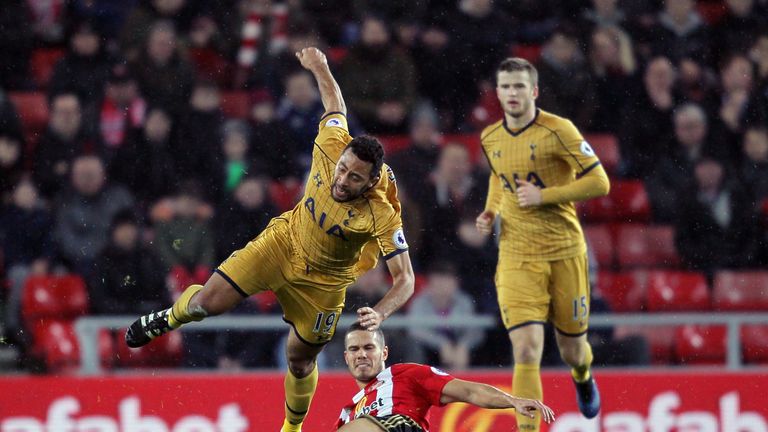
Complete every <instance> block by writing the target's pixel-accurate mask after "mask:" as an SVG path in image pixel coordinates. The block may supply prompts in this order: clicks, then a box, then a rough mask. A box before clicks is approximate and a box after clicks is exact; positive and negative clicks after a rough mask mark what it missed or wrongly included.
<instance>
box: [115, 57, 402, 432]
mask: <svg viewBox="0 0 768 432" xmlns="http://www.w3.org/2000/svg"><path fill="white" fill-rule="evenodd" d="M296 56H297V58H298V59H299V61H300V62H301V65H302V66H303V67H304V68H306V69H308V70H309V71H310V72H312V74H313V75H314V76H315V79H316V80H317V83H318V87H319V88H320V95H321V98H322V101H323V105H324V107H325V110H326V112H325V115H324V116H323V117H322V119H321V120H320V125H319V132H318V134H317V138H316V139H315V145H314V149H313V152H312V166H311V171H310V174H309V176H308V179H307V183H306V185H305V192H304V196H303V198H302V200H301V202H299V203H298V204H297V205H296V207H294V209H293V210H290V211H288V212H285V213H283V214H282V215H280V216H278V217H276V218H274V219H273V220H272V221H271V222H270V223H269V225H268V226H267V228H266V229H265V230H264V231H263V232H261V234H259V235H258V236H257V237H256V238H255V239H253V240H252V241H251V242H249V243H248V244H247V245H246V246H245V247H243V248H242V249H240V250H238V251H235V252H234V253H232V255H230V256H229V258H227V259H226V260H225V261H224V262H223V263H221V265H220V266H219V267H218V268H217V269H216V271H215V273H213V275H212V276H211V277H210V279H208V281H207V282H206V284H205V286H200V285H192V286H190V287H188V288H187V289H186V290H185V291H184V293H182V295H181V296H180V297H179V299H178V300H177V301H176V303H174V304H173V306H172V307H170V308H168V309H166V310H163V311H160V312H157V313H150V314H148V315H144V316H142V317H140V318H139V319H138V320H136V322H134V323H133V324H132V325H131V326H130V328H129V329H128V331H127V332H126V336H125V339H126V343H127V344H128V345H129V346H131V347H138V346H142V345H145V344H147V343H149V342H150V341H151V340H152V339H154V338H155V337H157V336H160V335H162V334H165V333H168V332H169V331H171V330H173V329H176V328H178V327H180V326H181V325H183V324H186V323H188V322H191V321H200V320H202V319H203V318H205V317H208V316H212V315H218V314H221V313H224V312H226V311H228V310H230V309H232V308H233V307H234V306H235V305H237V304H238V303H239V302H240V301H242V300H243V299H244V298H246V297H248V296H250V295H252V294H255V293H258V292H261V291H264V290H271V291H273V292H274V293H275V295H276V296H277V298H278V300H279V302H280V305H281V306H282V309H283V319H284V320H285V321H286V322H288V323H289V324H290V325H291V326H292V328H293V331H291V332H289V335H288V342H287V347H286V357H287V359H288V372H287V373H286V377H285V421H284V422H283V426H282V431H284V432H293V431H300V430H301V425H302V422H303V421H304V417H305V416H306V414H307V411H308V409H309V405H310V402H311V400H312V395H313V394H314V392H315V387H316V386H317V377H318V375H317V367H316V358H317V355H318V354H319V353H320V351H321V350H322V349H323V346H324V345H325V344H326V343H327V342H328V341H330V340H331V337H332V336H333V334H334V332H335V330H336V324H337V323H338V319H339V315H340V314H341V310H342V308H343V306H344V295H345V291H346V288H347V287H348V286H349V285H350V284H352V283H353V282H354V281H355V279H356V278H357V276H359V275H360V274H362V273H364V272H365V271H366V270H368V269H370V268H371V267H372V266H373V265H375V263H376V261H377V259H378V257H379V254H383V255H384V259H385V260H386V264H387V267H388V269H389V272H390V273H391V275H392V279H393V285H392V288H391V289H390V290H389V291H388V292H387V293H386V294H385V295H384V297H383V298H382V299H381V301H379V302H378V303H377V304H376V305H375V306H373V307H362V308H360V309H358V310H357V315H358V318H357V321H358V322H359V323H360V325H361V326H363V327H364V328H367V329H368V330H376V329H377V328H379V325H380V324H381V322H382V321H383V320H384V319H386V318H387V317H388V316H390V315H391V314H392V313H393V312H395V311H396V310H397V309H398V308H400V307H401V306H402V305H403V304H404V303H405V302H406V301H407V300H408V298H409V297H410V296H411V294H413V281H414V277H413V269H412V268H411V261H410V258H409V256H408V244H407V243H406V241H405V237H404V235H403V229H402V221H401V218H400V202H399V201H398V199H397V187H396V185H395V178H394V174H393V173H392V170H391V169H390V168H389V167H387V166H386V165H384V163H383V155H384V150H383V149H382V147H381V143H379V141H378V140H376V139H375V138H373V137H370V136H360V137H357V138H354V139H353V138H352V137H351V136H350V135H349V132H348V131H347V120H346V118H345V114H346V105H345V104H344V99H343V97H342V94H341V90H340V89H339V86H338V84H337V83H336V80H335V79H334V78H333V76H332V75H331V72H330V69H329V68H328V63H327V60H326V57H325V55H324V54H323V53H322V52H320V51H319V50H317V49H316V48H306V49H303V50H302V51H301V52H298V53H296ZM275 144H276V145H277V144H278V143H275Z"/></svg>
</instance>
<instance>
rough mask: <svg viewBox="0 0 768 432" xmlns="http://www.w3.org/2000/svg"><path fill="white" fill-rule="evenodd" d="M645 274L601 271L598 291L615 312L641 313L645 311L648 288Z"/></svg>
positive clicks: (598, 277) (639, 272) (598, 278)
mask: <svg viewBox="0 0 768 432" xmlns="http://www.w3.org/2000/svg"><path fill="white" fill-rule="evenodd" d="M645 279H646V274H645V272H641V271H636V272H622V273H616V272H611V271H600V272H598V274H597V285H596V286H597V290H598V291H599V293H600V296H601V297H603V298H604V299H605V301H607V302H608V305H609V306H610V307H611V310H612V311H613V312H640V311H642V310H643V309H645V303H646V296H647V287H646V280H645Z"/></svg>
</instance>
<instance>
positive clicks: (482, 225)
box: [475, 210, 496, 235]
mask: <svg viewBox="0 0 768 432" xmlns="http://www.w3.org/2000/svg"><path fill="white" fill-rule="evenodd" d="M495 219H496V213H494V212H492V211H491V210H486V211H484V212H482V213H480V216H478V217H477V219H475V226H476V227H477V230H478V231H480V232H481V233H483V234H485V235H488V234H490V233H491V231H493V221H494V220H495Z"/></svg>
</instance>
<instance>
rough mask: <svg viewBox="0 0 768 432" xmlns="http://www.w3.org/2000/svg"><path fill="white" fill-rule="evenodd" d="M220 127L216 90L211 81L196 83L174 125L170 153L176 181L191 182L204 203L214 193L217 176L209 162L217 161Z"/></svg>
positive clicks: (219, 97)
mask: <svg viewBox="0 0 768 432" xmlns="http://www.w3.org/2000/svg"><path fill="white" fill-rule="evenodd" d="M223 125H224V114H223V113H222V111H221V94H220V93H219V88H218V87H217V86H216V84H215V83H213V82H211V81H198V82H197V83H196V84H195V87H194V89H193V90H192V95H191V97H190V99H189V105H188V106H187V107H186V108H185V109H184V111H183V114H182V116H181V119H180V120H179V122H178V129H177V133H178V136H177V137H176V138H177V139H176V141H175V142H174V146H173V147H172V149H173V157H174V159H175V160H176V168H177V174H178V175H179V177H181V178H182V179H195V180H196V181H197V182H198V183H200V184H201V185H202V186H203V188H204V192H205V194H206V195H205V196H206V197H207V198H208V199H213V198H214V196H215V194H216V191H217V190H218V186H217V185H216V184H215V182H216V180H215V179H216V178H218V176H217V174H218V173H215V172H214V171H215V168H213V167H212V165H213V164H211V161H216V160H221V157H220V155H221V142H222V141H221V130H222V126H223Z"/></svg>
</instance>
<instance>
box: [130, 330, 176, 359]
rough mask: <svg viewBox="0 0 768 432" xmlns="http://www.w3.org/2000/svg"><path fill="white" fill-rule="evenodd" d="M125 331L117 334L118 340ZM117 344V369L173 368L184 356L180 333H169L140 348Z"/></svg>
mask: <svg viewBox="0 0 768 432" xmlns="http://www.w3.org/2000/svg"><path fill="white" fill-rule="evenodd" d="M123 334H125V329H121V330H120V331H118V332H117V337H118V339H119V338H120V337H121V335H123ZM120 342H121V341H118V343H117V353H116V355H117V358H116V360H117V361H116V363H117V364H116V365H117V366H119V367H174V366H178V365H179V363H180V362H181V359H182V356H183V354H184V343H183V338H182V335H181V332H178V331H174V332H170V333H168V334H166V335H164V336H163V337H160V338H157V339H155V340H153V341H152V342H150V343H149V344H147V345H145V346H143V347H141V348H128V345H126V344H125V343H120Z"/></svg>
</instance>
